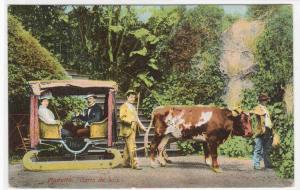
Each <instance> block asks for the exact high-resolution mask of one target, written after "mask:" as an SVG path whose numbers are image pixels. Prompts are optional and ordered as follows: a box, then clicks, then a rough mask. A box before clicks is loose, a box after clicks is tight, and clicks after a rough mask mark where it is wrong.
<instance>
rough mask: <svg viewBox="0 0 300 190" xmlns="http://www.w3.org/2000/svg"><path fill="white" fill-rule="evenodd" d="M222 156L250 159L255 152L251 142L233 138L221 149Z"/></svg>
mask: <svg viewBox="0 0 300 190" xmlns="http://www.w3.org/2000/svg"><path fill="white" fill-rule="evenodd" d="M218 151H219V153H220V154H221V155H225V156H229V157H249V156H251V154H252V152H253V147H252V145H251V140H249V139H245V138H243V137H238V136H233V137H232V138H229V139H228V140H227V141H226V142H225V143H224V144H222V145H221V146H220V147H219V150H218Z"/></svg>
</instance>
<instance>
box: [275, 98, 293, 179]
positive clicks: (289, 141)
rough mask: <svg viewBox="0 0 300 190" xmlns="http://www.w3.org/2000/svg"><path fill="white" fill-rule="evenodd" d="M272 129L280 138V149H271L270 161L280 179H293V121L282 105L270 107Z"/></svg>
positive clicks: (277, 104) (276, 104)
mask: <svg viewBox="0 0 300 190" xmlns="http://www.w3.org/2000/svg"><path fill="white" fill-rule="evenodd" d="M270 112H271V116H272V122H273V128H274V130H275V131H276V132H277V133H278V134H279V136H280V140H281V143H280V147H279V148H277V149H273V151H272V154H271V160H272V163H273V165H274V167H275V170H276V173H277V174H278V175H279V176H280V177H284V178H293V177H294V121H293V115H291V114H287V113H286V112H285V108H284V105H283V103H281V102H280V103H275V104H274V105H273V106H271V107H270Z"/></svg>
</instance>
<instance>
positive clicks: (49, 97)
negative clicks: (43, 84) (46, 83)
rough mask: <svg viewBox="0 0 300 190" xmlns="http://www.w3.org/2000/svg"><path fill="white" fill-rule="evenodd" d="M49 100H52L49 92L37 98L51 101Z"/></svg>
mask: <svg viewBox="0 0 300 190" xmlns="http://www.w3.org/2000/svg"><path fill="white" fill-rule="evenodd" d="M51 98H53V96H52V93H51V92H50V91H46V92H44V93H43V94H42V95H40V97H39V99H40V100H44V99H47V100H49V99H51Z"/></svg>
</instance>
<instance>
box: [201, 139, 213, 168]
mask: <svg viewBox="0 0 300 190" xmlns="http://www.w3.org/2000/svg"><path fill="white" fill-rule="evenodd" d="M203 151H204V162H205V164H206V165H208V166H212V162H211V160H212V158H211V156H210V153H209V149H208V145H207V143H206V142H205V143H203Z"/></svg>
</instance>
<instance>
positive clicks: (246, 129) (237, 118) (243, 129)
mask: <svg viewBox="0 0 300 190" xmlns="http://www.w3.org/2000/svg"><path fill="white" fill-rule="evenodd" d="M229 118H231V119H232V121H233V131H232V134H233V135H236V136H243V137H251V136H252V135H253V133H252V127H251V120H250V114H248V113H246V112H244V111H243V110H242V109H241V108H236V109H234V110H232V111H231V112H230V113H229Z"/></svg>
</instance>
